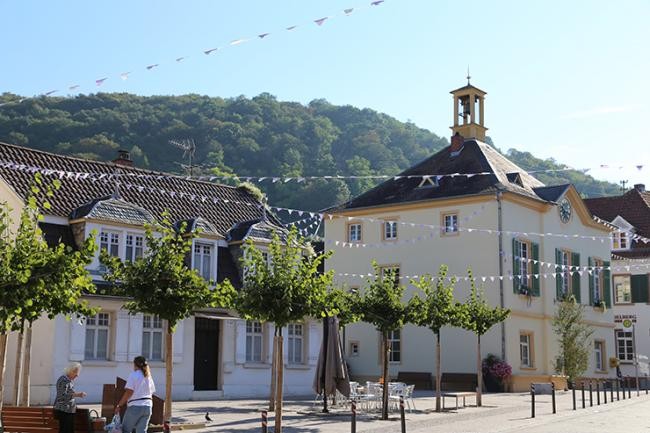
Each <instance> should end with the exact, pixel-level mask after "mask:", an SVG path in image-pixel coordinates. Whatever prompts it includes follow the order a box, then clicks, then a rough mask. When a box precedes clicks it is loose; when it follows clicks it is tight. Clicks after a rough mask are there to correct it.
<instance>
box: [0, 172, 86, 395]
mask: <svg viewBox="0 0 650 433" xmlns="http://www.w3.org/2000/svg"><path fill="white" fill-rule="evenodd" d="M59 186H60V183H59V182H58V181H54V182H52V183H51V184H44V182H43V179H42V176H41V175H40V174H37V175H36V176H35V178H34V184H33V185H32V188H31V192H30V194H29V196H28V197H27V199H26V200H25V204H24V207H23V210H22V212H21V215H20V221H19V223H18V226H17V229H16V231H15V233H14V232H12V231H11V230H10V227H11V226H12V221H10V218H9V214H10V212H9V209H8V208H7V206H6V205H5V204H0V306H1V307H2V308H0V336H1V338H2V340H3V342H2V344H0V348H1V349H2V353H0V373H4V365H5V359H4V358H5V357H4V352H5V351H6V344H5V339H6V334H7V333H8V332H9V331H18V332H19V344H18V355H17V357H16V359H17V360H21V359H22V354H23V347H24V350H25V353H26V354H27V355H26V356H25V358H24V359H25V361H24V365H22V364H21V362H17V363H16V378H20V377H21V375H22V376H23V384H27V383H28V382H27V380H26V379H27V377H28V376H29V370H30V363H29V359H30V357H29V354H30V353H31V326H32V323H33V322H34V321H36V320H37V319H39V318H40V317H41V316H42V315H47V316H48V317H49V318H50V319H52V318H54V317H56V316H57V315H59V314H63V315H65V316H67V317H69V316H76V317H83V316H87V315H89V314H94V312H95V310H94V309H92V308H90V307H89V306H88V304H87V302H86V301H83V300H81V297H82V295H83V294H85V293H92V292H93V291H94V288H95V286H94V285H93V283H92V279H91V278H90V275H89V274H88V271H87V270H86V266H88V264H90V262H91V261H92V258H93V255H94V252H95V238H94V235H93V236H90V237H89V238H88V239H86V240H85V241H84V243H83V244H82V245H81V246H80V248H79V249H78V250H76V251H73V250H72V249H71V248H70V247H67V246H65V245H63V244H59V245H58V246H56V247H53V248H50V247H49V246H48V244H47V242H46V241H45V239H44V237H43V233H42V231H41V229H40V227H39V221H41V219H42V216H41V210H42V209H49V208H50V204H49V202H48V198H50V197H52V196H53V195H54V191H55V190H56V189H57V188H58V187H59ZM26 326H27V331H26V332H27V339H26V341H25V344H24V346H23V336H24V334H23V332H24V331H25V327H26ZM21 370H22V372H21ZM1 382H2V378H0V383H1ZM18 382H19V380H16V383H15V384H14V404H18V403H19V389H18ZM1 388H2V386H1V384H0V389H1ZM28 391H29V389H28V388H27V387H26V386H25V387H24V388H23V398H22V399H20V403H21V404H29V398H28ZM1 397H2V396H1V392H0V400H1Z"/></svg>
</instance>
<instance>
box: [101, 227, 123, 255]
mask: <svg viewBox="0 0 650 433" xmlns="http://www.w3.org/2000/svg"><path fill="white" fill-rule="evenodd" d="M99 249H100V250H105V251H106V252H107V253H108V254H109V255H110V256H113V257H119V256H120V234H119V233H118V232H111V231H108V230H102V231H101V232H100V234H99Z"/></svg>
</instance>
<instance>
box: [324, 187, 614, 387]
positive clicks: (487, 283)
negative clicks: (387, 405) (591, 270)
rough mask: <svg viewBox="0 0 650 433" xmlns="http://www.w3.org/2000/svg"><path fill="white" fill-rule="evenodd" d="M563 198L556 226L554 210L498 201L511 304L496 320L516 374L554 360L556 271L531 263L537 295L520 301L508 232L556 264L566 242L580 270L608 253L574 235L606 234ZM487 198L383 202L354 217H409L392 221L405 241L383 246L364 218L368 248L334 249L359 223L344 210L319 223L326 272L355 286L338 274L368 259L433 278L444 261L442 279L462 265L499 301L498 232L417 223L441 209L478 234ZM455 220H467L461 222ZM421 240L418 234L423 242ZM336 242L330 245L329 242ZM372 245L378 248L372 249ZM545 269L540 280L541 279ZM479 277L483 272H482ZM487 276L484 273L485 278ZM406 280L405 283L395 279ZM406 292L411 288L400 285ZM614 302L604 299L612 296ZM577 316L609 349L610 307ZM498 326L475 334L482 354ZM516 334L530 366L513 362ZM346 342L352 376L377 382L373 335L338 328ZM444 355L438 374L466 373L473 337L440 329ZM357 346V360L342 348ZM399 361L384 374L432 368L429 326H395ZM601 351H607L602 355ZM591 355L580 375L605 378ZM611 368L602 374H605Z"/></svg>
mask: <svg viewBox="0 0 650 433" xmlns="http://www.w3.org/2000/svg"><path fill="white" fill-rule="evenodd" d="M569 198H570V200H571V201H572V203H573V206H574V214H573V216H572V218H571V220H570V221H569V222H568V223H567V224H564V223H562V222H560V219H559V216H558V213H557V209H556V207H555V206H549V205H544V204H542V203H539V204H535V202H532V201H530V203H525V204H522V203H521V202H520V201H515V200H508V199H507V198H506V199H504V200H503V201H502V215H503V216H502V218H503V230H505V231H510V232H516V233H504V234H503V237H502V242H503V250H504V256H503V258H502V260H503V275H504V279H503V294H504V302H505V306H506V307H507V308H510V309H511V310H512V314H511V316H510V318H508V319H507V321H506V322H505V324H504V325H503V329H504V331H505V341H506V344H505V347H506V350H505V352H506V360H507V361H508V362H509V363H510V364H511V365H512V367H513V374H514V375H515V376H519V375H522V376H530V377H533V376H545V377H547V378H548V376H550V375H553V374H555V369H554V365H553V363H554V360H555V358H556V356H557V342H556V336H555V334H554V333H553V331H552V327H551V321H552V317H553V314H554V312H555V309H556V282H555V278H553V277H552V275H550V274H553V273H554V272H555V267H554V266H552V267H550V268H547V267H546V266H540V271H539V273H540V274H541V275H540V276H539V277H538V278H539V281H540V292H541V296H540V297H528V296H524V295H520V294H515V293H514V288H513V282H512V280H511V279H510V277H511V276H512V271H513V251H512V238H513V236H515V237H517V239H523V240H529V241H532V242H535V243H538V244H539V246H540V255H539V260H541V261H544V262H548V263H555V248H568V249H571V250H573V251H576V252H579V253H580V254H581V264H580V265H581V266H587V257H589V256H593V257H599V258H602V259H607V258H608V257H609V254H610V245H609V243H608V242H599V241H597V240H596V241H594V240H592V239H579V238H575V237H573V235H576V234H577V235H580V236H594V237H596V236H598V237H601V236H607V232H606V231H604V230H602V229H599V228H594V227H592V226H591V225H589V224H585V221H583V220H581V218H580V216H578V214H577V212H578V211H577V210H575V208H576V207H577V206H580V205H581V203H580V199H579V197H578V196H577V195H575V194H573V193H572V192H569ZM485 200H486V201H482V202H481V201H474V202H468V201H467V199H460V200H448V201H438V202H436V201H433V202H430V204H429V206H428V207H416V206H410V207H403V208H402V209H401V210H398V208H399V207H398V208H395V210H393V211H390V209H387V208H384V209H382V210H378V211H373V212H371V211H367V213H365V214H363V215H362V216H363V218H369V217H370V218H376V219H378V220H381V219H392V218H396V219H398V220H399V221H402V222H409V223H411V222H412V223H414V224H415V226H414V227H411V226H405V225H399V228H398V239H399V240H405V239H416V240H417V238H418V237H421V239H419V240H417V241H416V242H414V243H408V244H405V245H404V244H397V245H394V246H390V245H391V244H390V242H389V241H382V237H381V227H382V225H381V223H380V222H369V221H367V220H364V221H363V222H362V225H363V239H362V241H361V242H362V243H365V244H372V245H373V247H372V248H362V247H356V246H355V247H352V248H350V247H347V246H346V247H343V246H341V244H340V242H341V241H347V231H346V230H347V226H348V224H352V223H354V222H356V221H359V219H358V218H357V215H355V214H354V213H353V212H351V213H350V214H347V215H348V216H347V217H346V218H334V219H332V220H326V223H325V238H326V248H328V249H332V250H334V251H335V253H334V255H333V256H332V258H331V259H330V260H328V262H327V263H326V268H327V269H328V270H329V269H334V270H335V272H336V273H337V281H338V282H339V283H340V284H343V285H346V286H348V287H362V286H363V285H364V284H365V281H364V279H363V278H358V277H356V278H355V277H353V276H350V275H347V276H346V275H340V274H368V273H372V268H371V264H370V263H371V260H372V259H376V261H377V262H378V264H380V265H399V266H400V269H401V275H402V276H412V275H421V274H424V273H427V272H428V273H431V274H435V273H436V272H437V270H438V267H439V265H440V264H447V265H448V266H449V275H458V276H461V277H464V276H465V275H466V269H467V267H471V268H472V271H473V273H474V275H476V276H478V277H479V278H477V283H479V284H481V285H483V287H484V290H485V294H486V297H487V299H488V302H489V303H490V304H492V305H495V306H496V305H499V303H500V295H499V294H500V281H499V278H498V276H499V253H498V251H499V250H498V239H499V238H498V236H496V235H495V234H494V233H487V232H485V231H482V232H481V231H477V232H471V233H469V232H466V231H461V232H460V233H458V234H457V235H454V236H446V235H442V234H441V233H440V231H439V230H430V229H423V228H422V227H418V226H417V225H418V224H435V225H441V215H442V214H444V213H446V212H449V211H457V212H458V214H459V222H460V226H461V227H466V228H477V229H483V230H496V229H497V227H498V217H497V215H498V203H497V201H496V199H495V197H494V196H487V197H486V198H485ZM464 217H471V218H470V220H469V221H466V222H464ZM532 232H536V233H548V232H552V233H560V234H563V233H567V234H571V237H567V238H563V237H560V238H556V237H550V236H544V237H539V236H538V237H535V236H533V235H530V234H529V233H532ZM422 237H423V238H422ZM336 241H339V245H336ZM375 244H377V245H379V247H375V246H374V245H375ZM544 274H548V275H546V277H545V276H544ZM481 277H485V278H481ZM491 277H492V278H491ZM588 278H589V274H588V272H583V275H582V276H581V278H580V280H581V294H582V296H581V297H582V303H583V304H587V303H588V299H589V296H588V287H589V284H588ZM402 283H403V284H407V283H408V282H407V281H406V280H402ZM407 291H408V293H407V295H406V297H407V298H408V297H409V296H411V294H412V293H413V288H412V287H410V286H409V288H408V290H407ZM468 294H469V283H468V282H466V281H459V282H458V283H457V285H456V289H455V296H456V298H457V299H460V300H464V299H466V297H467V295H468ZM612 299H613V298H612ZM585 315H586V320H587V321H588V322H589V323H591V324H592V325H593V326H594V328H595V334H594V336H595V338H598V339H602V340H603V341H605V344H606V351H607V353H608V354H609V353H612V351H613V350H614V340H613V333H612V328H613V313H612V311H611V309H609V310H606V311H605V312H603V311H602V310H601V309H597V308H593V307H591V306H585ZM501 332H502V326H501V325H496V326H495V327H494V328H493V329H491V330H490V331H489V332H488V334H486V335H485V336H484V337H483V339H482V353H481V356H482V357H485V356H486V355H487V354H488V353H493V354H496V355H498V356H501ZM521 333H529V334H532V335H533V341H534V342H533V353H532V355H533V357H534V362H533V366H532V367H531V368H526V367H523V366H521V365H520V353H519V350H520V347H519V338H520V334H521ZM345 334H346V337H345V339H346V342H345V346H346V347H345V348H346V352H347V355H348V361H349V364H350V368H351V372H352V375H353V376H356V377H359V378H362V379H365V378H375V379H376V378H377V377H379V376H380V364H379V363H380V356H379V353H380V352H379V335H378V332H377V331H376V330H375V329H374V328H373V327H372V325H369V324H364V323H360V324H353V325H349V326H347V327H346V333H345ZM441 337H442V345H443V356H442V370H443V371H447V372H473V371H475V369H476V352H475V347H476V337H475V336H474V335H473V334H471V333H468V332H466V331H463V330H460V329H453V328H446V329H443V331H442V334H441ZM356 342H358V344H359V352H358V355H357V356H352V355H351V354H350V348H351V343H356ZM401 345H402V360H401V362H400V363H399V364H393V365H391V367H390V370H391V375H395V374H396V373H397V372H399V371H430V372H434V371H435V358H434V339H433V335H432V333H431V332H430V331H429V330H426V329H420V328H417V327H415V326H407V327H405V328H404V330H403V332H402V340H401ZM608 356H609V355H608ZM594 364H595V358H594V356H592V357H591V358H590V367H589V372H588V374H589V375H592V376H605V375H606V373H602V372H599V373H596V372H595V368H594ZM607 373H610V374H611V372H609V371H608V372H607Z"/></svg>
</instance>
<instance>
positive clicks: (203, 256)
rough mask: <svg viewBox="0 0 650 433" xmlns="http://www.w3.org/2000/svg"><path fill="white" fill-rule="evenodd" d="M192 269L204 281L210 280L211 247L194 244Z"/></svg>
mask: <svg viewBox="0 0 650 433" xmlns="http://www.w3.org/2000/svg"><path fill="white" fill-rule="evenodd" d="M193 267H194V269H196V270H197V271H198V273H199V275H201V276H202V277H203V278H204V279H206V280H210V279H212V245H208V244H202V243H199V242H196V243H195V244H194V263H193Z"/></svg>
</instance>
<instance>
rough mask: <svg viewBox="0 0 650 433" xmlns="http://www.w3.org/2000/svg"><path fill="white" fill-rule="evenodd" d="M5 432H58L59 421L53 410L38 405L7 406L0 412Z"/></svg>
mask: <svg viewBox="0 0 650 433" xmlns="http://www.w3.org/2000/svg"><path fill="white" fill-rule="evenodd" d="M0 419H1V420H2V430H3V432H5V433H13V432H17V433H58V431H59V421H57V420H55V419H54V410H53V409H51V408H38V407H7V406H4V407H3V408H2V413H1V414H0Z"/></svg>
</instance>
